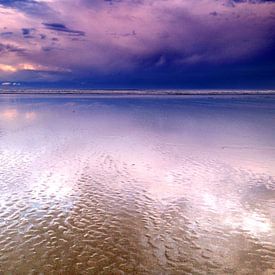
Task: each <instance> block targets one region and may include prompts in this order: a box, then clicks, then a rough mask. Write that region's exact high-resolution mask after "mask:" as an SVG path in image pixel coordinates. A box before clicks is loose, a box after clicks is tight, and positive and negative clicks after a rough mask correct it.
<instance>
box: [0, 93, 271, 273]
mask: <svg viewBox="0 0 275 275" xmlns="http://www.w3.org/2000/svg"><path fill="white" fill-rule="evenodd" d="M274 168H275V96H257V95H250V96H245V95H243V96H218V97H217V96H103V97H102V96H96V95H93V96H91V95H83V96H81V95H75V96H74V95H59V96H53V95H40V96H35V95H1V97H0V191H1V192H0V273H1V274H158V275H159V274H274V272H275V169H274Z"/></svg>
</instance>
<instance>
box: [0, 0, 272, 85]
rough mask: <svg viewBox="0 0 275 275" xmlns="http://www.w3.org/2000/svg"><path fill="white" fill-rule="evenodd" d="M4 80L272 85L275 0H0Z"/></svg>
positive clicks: (4, 82) (1, 77) (0, 66)
mask: <svg viewBox="0 0 275 275" xmlns="http://www.w3.org/2000/svg"><path fill="white" fill-rule="evenodd" d="M8 87H13V88H18V87H20V88H21V87H30V88H81V89H82V88H83V89H85V88H87V89H89V88H95V89H97V88H104V89H117V88H118V89H120V88H123V89H136V88H141V89H146V88H150V89H151V88H159V89H166V88H182V89H197V88H199V89H203V88H205V89H209V88H217V89H233V88H234V89H235V88H236V89H275V0H269V1H268V0H101V1H100V0H44V1H43V0H0V89H1V88H8Z"/></svg>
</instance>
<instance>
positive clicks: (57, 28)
mask: <svg viewBox="0 0 275 275" xmlns="http://www.w3.org/2000/svg"><path fill="white" fill-rule="evenodd" d="M43 25H44V26H45V27H46V29H48V30H52V31H56V32H60V33H67V34H70V35H75V36H85V32H83V31H78V30H72V29H69V28H67V27H66V26H65V25H64V24H60V23H43Z"/></svg>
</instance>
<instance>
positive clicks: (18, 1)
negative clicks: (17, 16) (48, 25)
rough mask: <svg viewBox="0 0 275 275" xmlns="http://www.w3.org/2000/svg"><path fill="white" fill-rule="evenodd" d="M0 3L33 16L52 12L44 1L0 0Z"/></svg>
mask: <svg viewBox="0 0 275 275" xmlns="http://www.w3.org/2000/svg"><path fill="white" fill-rule="evenodd" d="M0 5H2V6H3V7H9V8H13V9H16V10H20V11H22V12H24V13H27V14H30V15H32V16H35V17H39V16H46V15H49V14H52V13H54V11H53V10H52V9H51V8H50V7H49V6H48V5H47V4H46V3H45V2H38V1H35V0H0Z"/></svg>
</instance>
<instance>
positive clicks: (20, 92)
mask: <svg viewBox="0 0 275 275" xmlns="http://www.w3.org/2000/svg"><path fill="white" fill-rule="evenodd" d="M1 94H2V95H109V96H111V95H120V96H121V95H136V96H138V95H142V96H145V95H151V96H157V95H171V96H177V95H179V96H187V95H206V96H211V95H215V96H216V95H231V96H233V95H275V90H266V91H254V90H247V91H246V90H232V91H230V90H39V89H38V90H35V89H32V90H23V89H22V90H0V95H1Z"/></svg>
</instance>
